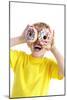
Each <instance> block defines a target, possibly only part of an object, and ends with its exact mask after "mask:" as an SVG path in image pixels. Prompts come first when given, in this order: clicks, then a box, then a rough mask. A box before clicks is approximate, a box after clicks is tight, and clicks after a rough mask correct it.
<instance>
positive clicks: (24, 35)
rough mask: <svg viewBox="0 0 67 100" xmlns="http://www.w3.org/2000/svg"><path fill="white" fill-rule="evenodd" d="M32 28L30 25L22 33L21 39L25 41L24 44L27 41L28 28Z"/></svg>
mask: <svg viewBox="0 0 67 100" xmlns="http://www.w3.org/2000/svg"><path fill="white" fill-rule="evenodd" d="M29 27H30V25H29V24H28V25H27V26H26V28H25V29H24V31H23V32H22V34H21V39H23V41H24V43H26V42H27V41H26V38H25V37H26V34H27V31H28V28H29Z"/></svg>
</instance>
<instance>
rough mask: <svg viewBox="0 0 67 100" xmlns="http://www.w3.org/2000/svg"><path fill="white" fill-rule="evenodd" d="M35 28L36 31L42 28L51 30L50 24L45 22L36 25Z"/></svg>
mask: <svg viewBox="0 0 67 100" xmlns="http://www.w3.org/2000/svg"><path fill="white" fill-rule="evenodd" d="M33 26H34V27H35V28H36V29H42V28H48V29H49V28H50V27H49V25H48V24H46V23H43V22H38V23H34V24H33Z"/></svg>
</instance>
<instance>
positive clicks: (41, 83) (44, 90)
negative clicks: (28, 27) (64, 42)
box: [10, 50, 63, 97]
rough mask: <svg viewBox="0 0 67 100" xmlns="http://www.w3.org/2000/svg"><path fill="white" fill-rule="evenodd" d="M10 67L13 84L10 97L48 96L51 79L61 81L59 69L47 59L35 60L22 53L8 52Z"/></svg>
mask: <svg viewBox="0 0 67 100" xmlns="http://www.w3.org/2000/svg"><path fill="white" fill-rule="evenodd" d="M10 66H11V67H12V69H13V71H14V84H13V90H12V95H11V96H10V97H31V96H46V95H48V90H49V84H50V80H51V78H56V79H62V78H63V76H59V75H58V71H59V67H58V64H57V63H56V62H54V61H53V60H51V59H49V58H46V57H44V58H35V57H32V55H28V54H26V53H25V52H22V51H16V50H15V51H13V50H10Z"/></svg>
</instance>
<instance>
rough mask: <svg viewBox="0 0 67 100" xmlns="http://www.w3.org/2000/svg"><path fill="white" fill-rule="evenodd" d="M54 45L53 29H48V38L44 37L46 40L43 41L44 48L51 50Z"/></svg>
mask: <svg viewBox="0 0 67 100" xmlns="http://www.w3.org/2000/svg"><path fill="white" fill-rule="evenodd" d="M54 46H55V43H54V30H51V29H50V34H49V36H48V38H47V39H46V41H45V42H44V48H45V49H46V50H48V51H49V50H50V51H51V50H52V48H53V47H54Z"/></svg>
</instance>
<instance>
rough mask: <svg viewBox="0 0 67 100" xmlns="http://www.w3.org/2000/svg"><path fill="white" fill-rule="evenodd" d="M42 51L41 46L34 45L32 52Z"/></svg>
mask: <svg viewBox="0 0 67 100" xmlns="http://www.w3.org/2000/svg"><path fill="white" fill-rule="evenodd" d="M41 49H42V46H41V45H39V44H36V45H34V50H35V51H40V50H41Z"/></svg>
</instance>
